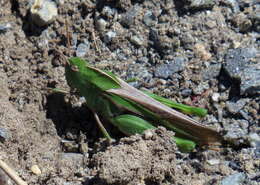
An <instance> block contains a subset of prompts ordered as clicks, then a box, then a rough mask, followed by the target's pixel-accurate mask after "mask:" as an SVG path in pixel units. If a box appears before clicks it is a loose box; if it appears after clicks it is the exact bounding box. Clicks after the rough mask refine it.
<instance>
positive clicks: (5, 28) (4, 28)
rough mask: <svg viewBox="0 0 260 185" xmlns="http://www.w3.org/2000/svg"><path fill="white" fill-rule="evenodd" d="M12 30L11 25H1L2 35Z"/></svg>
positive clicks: (0, 31)
mask: <svg viewBox="0 0 260 185" xmlns="http://www.w3.org/2000/svg"><path fill="white" fill-rule="evenodd" d="M11 28H12V25H11V24H10V23H5V24H0V33H5V32H7V31H8V30H9V29H11Z"/></svg>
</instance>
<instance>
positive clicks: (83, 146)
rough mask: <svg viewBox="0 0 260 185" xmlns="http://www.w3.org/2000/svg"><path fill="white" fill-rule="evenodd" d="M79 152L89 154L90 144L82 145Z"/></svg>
mask: <svg viewBox="0 0 260 185" xmlns="http://www.w3.org/2000/svg"><path fill="white" fill-rule="evenodd" d="M79 151H80V152H81V153H82V154H87V153H88V144H87V143H81V144H80V146H79Z"/></svg>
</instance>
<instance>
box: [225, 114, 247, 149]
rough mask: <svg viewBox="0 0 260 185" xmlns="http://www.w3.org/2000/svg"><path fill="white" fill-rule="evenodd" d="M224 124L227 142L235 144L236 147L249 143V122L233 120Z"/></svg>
mask: <svg viewBox="0 0 260 185" xmlns="http://www.w3.org/2000/svg"><path fill="white" fill-rule="evenodd" d="M222 123H223V126H224V128H225V129H224V130H225V131H226V134H225V135H224V138H225V140H226V141H229V142H231V143H233V144H234V145H235V146H239V145H241V144H246V143H248V142H247V140H248V135H247V129H248V125H249V123H248V121H246V120H234V119H232V120H230V122H226V121H223V122H222Z"/></svg>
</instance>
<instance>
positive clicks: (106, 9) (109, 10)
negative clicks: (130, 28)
mask: <svg viewBox="0 0 260 185" xmlns="http://www.w3.org/2000/svg"><path fill="white" fill-rule="evenodd" d="M101 13H102V15H104V16H106V17H107V18H109V19H112V18H113V17H114V16H115V14H116V13H117V11H116V9H114V8H110V7H109V6H104V8H103V9H102V12H101Z"/></svg>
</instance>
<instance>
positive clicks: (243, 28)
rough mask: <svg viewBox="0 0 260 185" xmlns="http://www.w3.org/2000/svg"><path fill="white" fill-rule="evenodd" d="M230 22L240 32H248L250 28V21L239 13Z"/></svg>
mask: <svg viewBox="0 0 260 185" xmlns="http://www.w3.org/2000/svg"><path fill="white" fill-rule="evenodd" d="M232 22H233V23H234V24H235V26H236V27H238V29H239V31H240V32H248V31H250V29H251V28H252V25H253V24H252V22H251V20H250V19H249V18H248V17H247V15H245V14H244V13H239V14H237V15H236V16H234V17H233V19H232Z"/></svg>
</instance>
